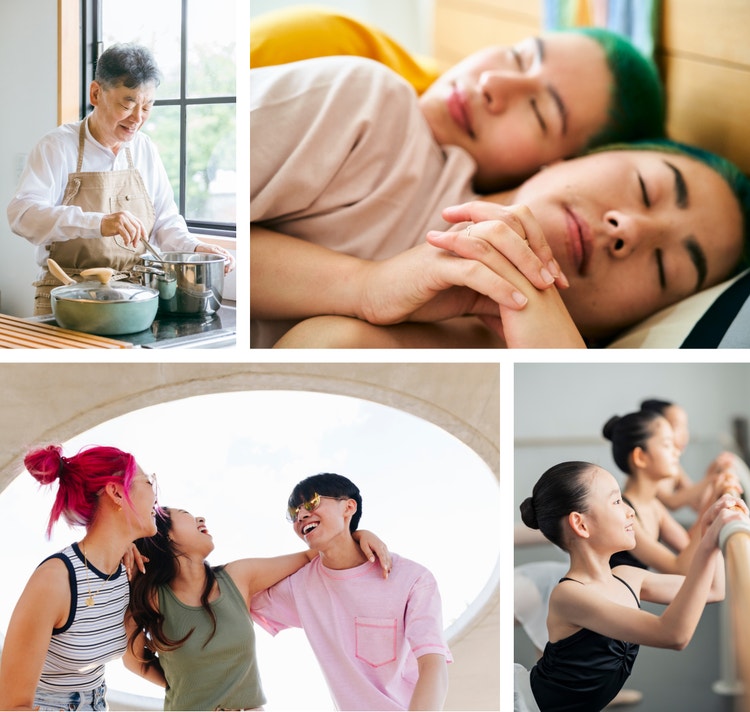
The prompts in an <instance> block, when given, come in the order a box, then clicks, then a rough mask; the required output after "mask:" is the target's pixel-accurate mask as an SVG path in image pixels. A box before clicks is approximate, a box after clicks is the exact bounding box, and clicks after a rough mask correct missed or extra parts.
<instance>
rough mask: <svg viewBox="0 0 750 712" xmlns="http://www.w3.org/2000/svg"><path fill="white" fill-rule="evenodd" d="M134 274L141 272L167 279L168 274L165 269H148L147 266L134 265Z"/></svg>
mask: <svg viewBox="0 0 750 712" xmlns="http://www.w3.org/2000/svg"><path fill="white" fill-rule="evenodd" d="M133 272H140V273H141V274H155V275H157V276H159V277H166V276H167V273H166V272H165V271H164V270H163V269H159V268H158V267H150V266H149V267H147V266H146V265H133Z"/></svg>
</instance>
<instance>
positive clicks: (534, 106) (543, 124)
mask: <svg viewBox="0 0 750 712" xmlns="http://www.w3.org/2000/svg"><path fill="white" fill-rule="evenodd" d="M529 103H530V104H531V110H532V111H533V112H534V116H535V117H536V120H537V122H538V123H539V126H540V128H541V129H542V133H545V134H546V133H547V122H546V121H545V120H544V117H543V116H542V112H541V111H540V110H539V105H538V104H537V102H536V99H535V98H533V97H532V98H531V99H530V100H529Z"/></svg>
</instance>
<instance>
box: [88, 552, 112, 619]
mask: <svg viewBox="0 0 750 712" xmlns="http://www.w3.org/2000/svg"><path fill="white" fill-rule="evenodd" d="M81 551H82V552H83V566H84V568H85V570H86V588H88V591H89V595H88V597H87V598H86V606H88V607H89V608H90V607H91V606H93V605H95V604H94V596H96V595H97V594H98V593H99V592H100V591H101V590H102V588H104V584H106V583H107V581H109V580H110V579H111V578H112V577H113V576H114V575H115V574H116V573H117V571H118V570H119V569H120V567H119V566H118V567H117V568H116V569H115V570H114V571H113V572H112V573H111V574H110V575H109V576H107V578H105V579H104V583H102V585H101V586H99V588H98V589H96V591H95V592H94V593H91V583H90V581H89V562H88V561H87V560H86V550H85V549H84V548H83V547H81Z"/></svg>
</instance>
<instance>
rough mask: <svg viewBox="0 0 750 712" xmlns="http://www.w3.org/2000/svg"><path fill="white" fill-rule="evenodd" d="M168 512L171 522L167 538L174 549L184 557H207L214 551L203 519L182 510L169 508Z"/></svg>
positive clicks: (211, 539)
mask: <svg viewBox="0 0 750 712" xmlns="http://www.w3.org/2000/svg"><path fill="white" fill-rule="evenodd" d="M168 511H169V518H170V520H171V522H172V526H171V528H170V530H169V536H170V538H171V539H172V541H173V542H174V545H175V549H176V550H177V551H178V552H179V553H180V554H184V555H186V556H191V555H193V554H194V555H197V556H198V557H202V558H205V557H206V556H208V555H209V554H210V553H211V552H212V551H213V549H214V541H213V537H212V536H211V535H210V534H209V533H208V528H207V527H206V520H205V519H204V518H203V517H194V516H193V515H192V514H190V512H187V511H185V510H184V509H173V508H171V507H170V508H169V510H168Z"/></svg>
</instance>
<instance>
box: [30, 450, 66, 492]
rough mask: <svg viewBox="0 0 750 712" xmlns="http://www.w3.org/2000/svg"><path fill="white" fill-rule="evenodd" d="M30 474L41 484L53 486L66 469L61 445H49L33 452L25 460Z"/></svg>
mask: <svg viewBox="0 0 750 712" xmlns="http://www.w3.org/2000/svg"><path fill="white" fill-rule="evenodd" d="M23 464H24V465H25V466H26V469H27V470H28V472H29V474H30V475H31V476H32V477H33V478H34V479H35V480H37V482H39V483H40V484H43V485H51V484H52V483H53V482H54V481H55V480H56V479H58V478H59V477H60V475H61V474H62V472H63V469H64V467H65V458H64V457H63V454H62V448H61V447H60V446H59V445H48V446H47V447H44V448H40V449H39V450H32V451H31V452H29V453H28V454H27V455H26V457H25V458H24V460H23Z"/></svg>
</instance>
